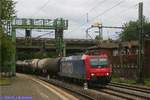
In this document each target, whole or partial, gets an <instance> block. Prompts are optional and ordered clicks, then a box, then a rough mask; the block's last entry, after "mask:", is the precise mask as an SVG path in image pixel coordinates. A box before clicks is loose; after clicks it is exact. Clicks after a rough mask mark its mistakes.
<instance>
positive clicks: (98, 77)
mask: <svg viewBox="0 0 150 100" xmlns="http://www.w3.org/2000/svg"><path fill="white" fill-rule="evenodd" d="M85 61H86V67H87V68H86V69H87V74H86V75H87V80H88V81H90V82H92V83H93V82H94V83H100V84H101V83H109V82H110V81H111V68H110V67H109V59H108V55H107V54H105V53H102V54H100V55H89V56H87V57H86V60H85Z"/></svg>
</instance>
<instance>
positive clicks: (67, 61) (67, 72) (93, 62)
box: [16, 53, 112, 84]
mask: <svg viewBox="0 0 150 100" xmlns="http://www.w3.org/2000/svg"><path fill="white" fill-rule="evenodd" d="M16 64H17V70H18V71H22V72H32V73H33V74H36V73H38V74H41V75H49V76H59V77H61V78H67V79H74V80H80V81H83V82H88V83H96V84H101V83H102V84H107V83H109V82H110V81H111V71H112V69H111V68H110V67H109V59H108V55H107V54H106V53H100V54H99V55H88V54H82V55H78V56H69V57H62V58H55V59H54V58H44V59H41V60H40V59H33V60H25V61H17V63H16Z"/></svg>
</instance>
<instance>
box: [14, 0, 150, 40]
mask: <svg viewBox="0 0 150 100" xmlns="http://www.w3.org/2000/svg"><path fill="white" fill-rule="evenodd" d="M14 1H16V2H17V4H16V11H17V13H16V14H17V17H21V18H22V17H23V18H49V19H54V18H60V17H62V18H65V19H68V20H69V28H68V30H67V31H65V33H64V36H65V38H86V35H85V30H86V29H87V28H88V27H89V26H90V25H91V24H93V23H94V22H101V23H102V24H103V25H104V26H122V25H123V24H124V23H126V22H128V21H129V20H137V18H138V3H139V2H140V1H143V3H144V15H145V16H146V17H147V18H149V16H150V9H149V6H150V0H14ZM111 8H112V9H111ZM87 13H88V19H89V22H88V23H87ZM120 31H121V30H120V29H104V30H103V37H104V39H108V37H110V38H113V39H115V38H117V34H116V32H120ZM92 33H94V31H91V32H90V34H91V36H92V37H94V36H95V35H96V33H95V34H92ZM38 34H39V33H38ZM35 35H36V33H34V34H33V36H35ZM18 36H20V35H19V34H18Z"/></svg>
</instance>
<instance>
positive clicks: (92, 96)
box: [38, 77, 121, 100]
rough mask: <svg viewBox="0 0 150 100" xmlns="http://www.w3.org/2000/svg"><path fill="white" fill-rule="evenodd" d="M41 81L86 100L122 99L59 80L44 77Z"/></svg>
mask: <svg viewBox="0 0 150 100" xmlns="http://www.w3.org/2000/svg"><path fill="white" fill-rule="evenodd" d="M38 78H39V79H41V80H43V81H45V82H48V83H50V84H53V85H55V86H58V87H60V88H63V89H66V90H68V91H70V92H72V93H74V94H77V95H79V96H81V97H84V98H86V100H120V99H121V98H118V97H117V98H116V97H115V96H112V95H109V94H106V93H103V92H99V91H96V90H93V89H87V90H84V89H83V86H78V85H75V84H70V83H68V82H64V81H60V80H57V79H49V80H48V79H47V78H44V77H38Z"/></svg>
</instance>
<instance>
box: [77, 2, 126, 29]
mask: <svg viewBox="0 0 150 100" xmlns="http://www.w3.org/2000/svg"><path fill="white" fill-rule="evenodd" d="M125 1H126V0H121V1H120V2H118V3H117V4H115V5H113V6H112V7H110V8H108V9H106V10H104V11H103V12H102V13H100V14H98V15H97V16H95V17H94V18H93V19H92V20H90V21H89V22H91V21H93V20H94V19H96V18H97V17H99V16H102V15H104V14H105V13H107V12H109V11H111V10H112V9H114V8H115V7H117V6H119V5H120V4H122V3H123V2H125ZM86 24H87V23H83V24H82V25H81V26H82V27H83V26H84V25H86ZM82 27H81V28H82ZM75 30H76V29H75Z"/></svg>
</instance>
